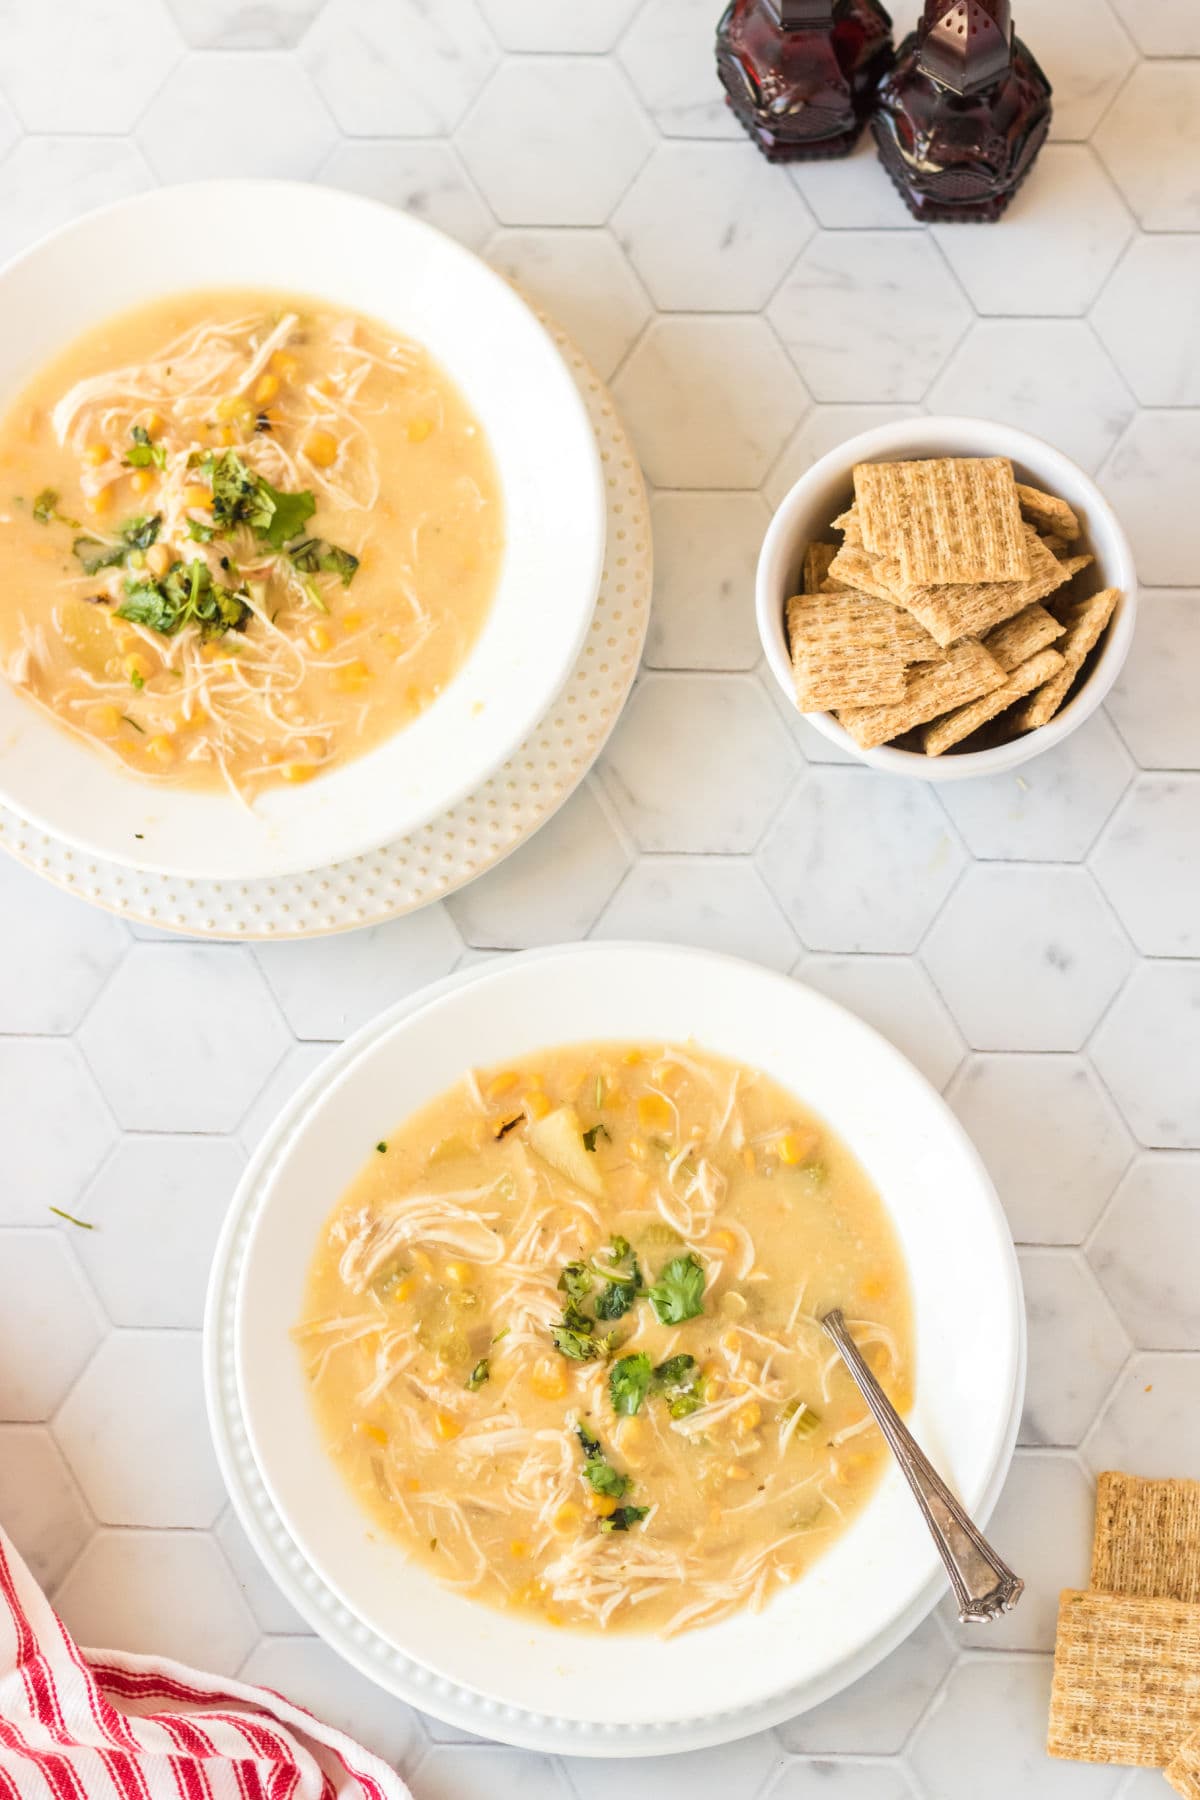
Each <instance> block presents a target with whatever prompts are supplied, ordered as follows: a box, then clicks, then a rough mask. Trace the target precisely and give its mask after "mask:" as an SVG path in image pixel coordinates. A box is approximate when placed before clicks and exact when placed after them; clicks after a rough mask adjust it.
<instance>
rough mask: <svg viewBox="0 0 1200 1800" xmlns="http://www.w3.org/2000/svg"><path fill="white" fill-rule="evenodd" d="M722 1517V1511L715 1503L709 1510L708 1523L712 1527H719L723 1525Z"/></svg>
mask: <svg viewBox="0 0 1200 1800" xmlns="http://www.w3.org/2000/svg"><path fill="white" fill-rule="evenodd" d="M721 1517H722V1514H721V1509H720V1507H719V1506H717V1505H716V1503H715V1502H714V1504H713V1505H712V1506H710V1507H709V1509H708V1522H709V1524H710V1525H719V1524H720V1523H721Z"/></svg>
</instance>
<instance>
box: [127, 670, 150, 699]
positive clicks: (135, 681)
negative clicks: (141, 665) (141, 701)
mask: <svg viewBox="0 0 1200 1800" xmlns="http://www.w3.org/2000/svg"><path fill="white" fill-rule="evenodd" d="M129 684H130V686H131V687H132V688H133V690H134V692H135V693H137V694H140V693H141V691H142V689H143V688H144V687H145V685H146V678H145V676H144V675H143V674H142V673H141V672H140V670H138V669H134V670H133V672H132V674H131V675H130V677H129Z"/></svg>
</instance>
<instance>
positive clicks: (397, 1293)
mask: <svg viewBox="0 0 1200 1800" xmlns="http://www.w3.org/2000/svg"><path fill="white" fill-rule="evenodd" d="M416 1285H417V1284H416V1282H415V1281H414V1280H413V1278H412V1276H411V1275H406V1276H405V1278H404V1280H403V1281H398V1282H397V1283H396V1285H395V1287H394V1288H390V1289H389V1290H388V1299H389V1300H397V1301H398V1300H408V1299H411V1297H412V1291H413V1289H414V1288H415V1287H416Z"/></svg>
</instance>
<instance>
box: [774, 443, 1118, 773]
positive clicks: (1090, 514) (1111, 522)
mask: <svg viewBox="0 0 1200 1800" xmlns="http://www.w3.org/2000/svg"><path fill="white" fill-rule="evenodd" d="M926 456H1007V457H1008V458H1010V460H1011V462H1012V464H1013V467H1014V469H1015V470H1016V473H1017V479H1018V480H1019V481H1024V482H1027V483H1028V484H1029V485H1030V486H1032V487H1037V488H1041V489H1043V491H1044V492H1046V493H1048V494H1057V495H1058V496H1059V498H1060V499H1063V500H1066V501H1067V502H1068V504H1069V505H1070V506H1071V507H1072V508H1073V509H1074V511H1075V512H1076V513H1077V514H1078V515H1079V520H1080V524H1081V525H1082V528H1083V536H1082V544H1081V547H1082V548H1083V549H1085V550H1090V551H1091V552H1092V554H1093V556H1094V557H1095V559H1096V561H1095V564H1094V566H1093V567H1092V568H1090V569H1087V570H1086V571H1085V572H1084V574H1083V575H1082V576H1080V578H1079V579H1080V580H1082V581H1087V582H1089V583H1091V584H1092V585H1093V586H1094V588H1095V589H1096V590H1097V591H1099V589H1101V588H1107V587H1115V588H1118V589H1119V590H1120V594H1121V598H1120V600H1119V601H1118V602H1117V608H1116V611H1115V613H1114V614H1113V618H1112V621H1111V623H1110V625H1109V627H1108V631H1107V633H1106V635H1105V638H1104V642H1103V645H1102V647H1101V650H1100V654H1099V656H1097V657H1096V659H1095V662H1094V665H1093V667H1092V670H1091V673H1090V675H1089V677H1088V679H1087V681H1086V682H1085V684H1084V686H1083V687H1082V688H1081V689H1080V690H1079V692H1078V693H1077V694H1075V695H1074V696H1073V697H1072V698H1071V699H1070V700H1069V701H1068V702H1067V704H1066V705H1065V706H1064V707H1063V708H1062V710H1061V712H1059V713H1057V714H1056V715H1055V717H1054V718H1053V719H1051V721H1050V723H1049V724H1048V725H1043V726H1042V727H1041V728H1040V730H1038V731H1031V732H1028V733H1026V735H1025V736H1024V737H1020V738H1016V739H1014V740H1013V742H1012V743H1010V744H999V745H997V746H995V747H994V748H993V749H990V750H972V751H964V752H963V753H961V754H959V755H955V754H954V753H953V752H952V753H950V754H948V755H946V756H922V755H920V754H919V753H917V752H914V751H911V750H896V749H893V748H891V747H890V746H888V745H884V746H883V747H881V748H880V749H878V750H860V749H859V747H858V745H857V744H856V743H855V742H854V739H853V738H852V737H851V736H850V734H849V732H847V731H844V730H843V729H842V727H841V726H840V725H839V724H838V722H837V720H836V719H835V718H834V717H833V715H832V714H831V713H810V714H808V718H809V719H810V721H811V723H812V724H813V725H814V726H815V727H816V729H817V730H818V731H819V732H821V734H822V735H823V736H824V737H827V738H829V739H830V740H831V742H833V743H835V744H837V745H839V746H840V747H841V749H843V750H846V751H848V752H849V753H850V755H851V756H853V757H856V758H857V759H858V761H859V762H864V763H867V764H869V765H870V767H871V768H873V769H884V770H887V771H888V772H889V773H890V774H893V775H913V776H916V777H917V778H918V779H920V780H923V781H964V780H966V779H968V778H970V777H974V776H980V775H999V774H1003V773H1004V772H1005V771H1006V770H1008V769H1015V768H1017V767H1018V765H1019V764H1021V763H1024V762H1028V761H1029V760H1030V758H1031V757H1034V756H1040V755H1041V753H1042V751H1043V750H1050V749H1052V748H1053V747H1054V745H1055V744H1061V743H1062V741H1063V739H1064V738H1066V737H1069V736H1070V735H1071V733H1072V732H1073V731H1076V730H1078V728H1079V726H1080V725H1082V724H1083V722H1084V720H1085V719H1088V718H1090V717H1091V715H1092V713H1094V712H1095V710H1096V708H1097V707H1098V706H1099V705H1100V703H1101V701H1102V700H1103V699H1104V697H1105V695H1106V694H1107V693H1108V690H1109V689H1110V688H1111V687H1112V685H1113V682H1114V681H1115V680H1116V679H1117V676H1118V675H1119V674H1120V672H1121V666H1122V664H1123V663H1124V661H1125V658H1126V656H1128V654H1129V646H1130V643H1131V641H1132V639H1133V628H1134V621H1135V619H1136V617H1137V571H1136V569H1135V568H1134V562H1133V551H1132V550H1131V549H1130V546H1129V540H1128V538H1127V537H1126V536H1125V533H1124V531H1123V530H1122V529H1121V525H1120V523H1119V522H1118V520H1117V517H1116V514H1115V513H1114V512H1113V510H1112V508H1111V506H1109V504H1108V502H1107V500H1105V498H1104V496H1103V495H1102V494H1101V492H1100V490H1099V488H1098V487H1097V486H1096V484H1095V482H1094V481H1093V480H1092V479H1091V477H1090V476H1089V475H1086V474H1085V473H1084V471H1083V470H1082V469H1081V468H1080V467H1079V465H1078V464H1077V463H1073V462H1072V461H1071V459H1070V457H1069V456H1064V455H1063V453H1062V451H1061V450H1055V449H1054V448H1053V446H1052V445H1050V444H1046V443H1043V441H1042V440H1041V438H1036V437H1030V436H1029V434H1028V433H1027V432H1024V431H1017V430H1015V429H1014V428H1013V427H1012V426H1010V425H997V424H993V423H992V422H990V421H989V420H987V419H955V418H928V419H904V420H900V421H899V422H898V423H896V424H894V425H881V426H879V427H878V428H877V429H876V430H874V431H864V432H862V433H861V434H860V435H859V436H858V437H853V438H849V439H847V441H846V442H845V443H844V444H839V445H838V447H837V448H836V449H835V450H831V451H830V452H829V454H828V455H827V456H823V457H822V458H821V459H820V461H819V462H816V463H814V464H813V466H812V468H811V469H809V470H808V471H807V473H806V474H804V475H802V476H801V477H800V479H799V481H797V482H796V484H795V486H794V487H793V488H792V489H791V491H790V493H788V494H787V496H786V497H785V499H784V500H783V501H782V503H781V504H780V506H779V508H778V510H777V512H776V514H775V517H774V518H773V519H772V521H771V524H770V528H769V529H768V531H767V535H766V537H765V538H764V540H763V547H762V551H761V553H760V555H759V559H758V578H757V584H756V597H755V603H756V609H757V614H758V634H759V637H760V638H761V639H762V646H763V649H764V651H765V652H766V657H767V661H768V663H769V664H770V666H771V672H772V674H773V675H774V677H775V679H776V681H777V682H778V683H779V685H780V687H781V688H782V689H783V692H784V693H785V694H786V695H787V697H788V699H789V700H790V701H791V702H792V704H793V705H795V702H796V689H795V684H794V682H793V680H792V666H791V659H790V657H789V655H788V645H787V634H786V627H785V623H784V611H785V608H786V606H787V601H788V597H789V595H791V594H794V593H796V592H798V591H799V581H800V568H801V563H802V561H803V557H804V549H805V545H806V544H809V543H811V542H813V541H814V540H822V539H824V540H826V541H828V540H829V538H830V537H831V533H830V529H829V528H830V523H831V521H832V520H833V519H835V518H836V517H837V516H838V514H839V513H841V512H844V511H845V509H846V507H847V506H849V504H850V502H851V500H852V499H853V497H854V467H855V464H856V463H860V462H902V461H906V460H909V459H915V458H919V457H926Z"/></svg>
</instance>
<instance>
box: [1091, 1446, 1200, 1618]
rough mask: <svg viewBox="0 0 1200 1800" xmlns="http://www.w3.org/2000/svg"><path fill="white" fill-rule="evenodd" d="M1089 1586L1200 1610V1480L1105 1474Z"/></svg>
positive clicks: (1099, 1489)
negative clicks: (1179, 1602) (1182, 1602)
mask: <svg viewBox="0 0 1200 1800" xmlns="http://www.w3.org/2000/svg"><path fill="white" fill-rule="evenodd" d="M1091 1585H1092V1586H1093V1588H1096V1589H1098V1590H1099V1591H1100V1592H1101V1593H1106V1594H1140V1595H1142V1596H1143V1597H1149V1598H1152V1599H1158V1600H1187V1601H1190V1602H1192V1603H1193V1604H1196V1605H1200V1481H1148V1480H1144V1479H1143V1478H1142V1477H1141V1476H1138V1475H1122V1474H1120V1473H1118V1472H1116V1471H1113V1470H1110V1471H1108V1472H1107V1473H1106V1474H1103V1475H1101V1477H1100V1480H1099V1483H1098V1487H1097V1493H1096V1534H1095V1538H1094V1540H1093V1544H1092V1576H1091Z"/></svg>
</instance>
